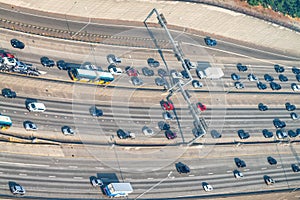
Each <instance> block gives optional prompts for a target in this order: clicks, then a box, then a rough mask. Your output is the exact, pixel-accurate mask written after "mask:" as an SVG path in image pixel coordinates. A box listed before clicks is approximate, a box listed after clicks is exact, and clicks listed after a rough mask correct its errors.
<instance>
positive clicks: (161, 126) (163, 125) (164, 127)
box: [157, 121, 170, 131]
mask: <svg viewBox="0 0 300 200" xmlns="http://www.w3.org/2000/svg"><path fill="white" fill-rule="evenodd" d="M157 124H158V128H159V129H160V130H162V131H166V130H169V129H170V124H168V123H166V122H163V121H160V122H158V123H157Z"/></svg>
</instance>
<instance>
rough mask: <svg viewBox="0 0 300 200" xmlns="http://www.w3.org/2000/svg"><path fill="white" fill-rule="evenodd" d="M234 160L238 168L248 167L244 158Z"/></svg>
mask: <svg viewBox="0 0 300 200" xmlns="http://www.w3.org/2000/svg"><path fill="white" fill-rule="evenodd" d="M234 162H235V164H236V166H237V167H238V168H242V167H246V163H245V161H243V160H242V159H239V158H234Z"/></svg>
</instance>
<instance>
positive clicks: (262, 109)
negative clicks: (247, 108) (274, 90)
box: [258, 103, 268, 111]
mask: <svg viewBox="0 0 300 200" xmlns="http://www.w3.org/2000/svg"><path fill="white" fill-rule="evenodd" d="M258 109H259V110H260V111H266V110H268V106H267V105H264V104H263V103H259V104H258Z"/></svg>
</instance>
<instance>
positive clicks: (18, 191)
mask: <svg viewBox="0 0 300 200" xmlns="http://www.w3.org/2000/svg"><path fill="white" fill-rule="evenodd" d="M10 191H11V192H12V193H13V194H20V195H24V194H25V193H26V191H25V189H24V188H23V187H22V186H21V185H19V184H14V185H11V186H10Z"/></svg>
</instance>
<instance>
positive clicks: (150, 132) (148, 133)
mask: <svg viewBox="0 0 300 200" xmlns="http://www.w3.org/2000/svg"><path fill="white" fill-rule="evenodd" d="M142 131H143V133H144V135H146V136H151V135H153V134H154V132H153V130H152V129H151V128H149V127H148V126H144V127H143V128H142Z"/></svg>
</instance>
